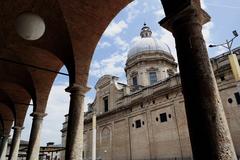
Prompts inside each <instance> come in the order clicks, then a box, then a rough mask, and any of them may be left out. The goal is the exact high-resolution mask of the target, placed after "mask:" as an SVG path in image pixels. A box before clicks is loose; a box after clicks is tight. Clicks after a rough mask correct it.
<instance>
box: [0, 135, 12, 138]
mask: <svg viewBox="0 0 240 160" xmlns="http://www.w3.org/2000/svg"><path fill="white" fill-rule="evenodd" d="M1 137H2V138H9V137H11V135H9V134H4V135H2V136H1Z"/></svg>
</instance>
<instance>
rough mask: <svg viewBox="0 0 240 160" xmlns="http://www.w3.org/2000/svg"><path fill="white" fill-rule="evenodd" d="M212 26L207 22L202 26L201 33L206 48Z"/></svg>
mask: <svg viewBox="0 0 240 160" xmlns="http://www.w3.org/2000/svg"><path fill="white" fill-rule="evenodd" d="M213 27H214V25H213V22H209V23H207V24H205V25H204V26H203V29H202V33H203V37H204V40H205V42H206V45H207V46H208V45H209V43H210V41H211V30H212V29H213Z"/></svg>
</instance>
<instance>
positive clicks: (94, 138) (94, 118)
mask: <svg viewBox="0 0 240 160" xmlns="http://www.w3.org/2000/svg"><path fill="white" fill-rule="evenodd" d="M96 120H97V117H96V113H95V112H94V113H93V117H92V160H96V145H97V142H96V138H97V137H96V131H97V129H96V125H97V122H96Z"/></svg>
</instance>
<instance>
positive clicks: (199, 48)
mask: <svg viewBox="0 0 240 160" xmlns="http://www.w3.org/2000/svg"><path fill="white" fill-rule="evenodd" d="M171 2H173V0H162V3H163V7H164V9H165V13H166V18H165V19H163V20H162V21H161V22H160V24H161V25H162V26H163V27H165V28H167V29H168V30H170V31H171V32H172V33H173V36H174V37H175V42H176V49H177V56H178V62H179V69H180V74H181V81H182V88H183V93H184V99H185V107H186V113H187V120H188V127H189V133H190V139H191V145H192V151H193V157H194V160H203V159H208V160H236V159H237V157H236V153H235V150H234V147H233V143H232V138H231V135H230V131H229V128H228V124H227V120H226V117H225V113H224V110H223V105H222V102H221V99H220V95H219V91H218V87H217V83H216V80H215V77H214V73H213V70H212V67H211V64H210V61H209V57H208V53H207V49H206V45H205V41H204V39H203V35H202V25H203V24H204V23H206V22H207V21H209V19H210V17H209V16H208V14H207V13H206V12H205V11H203V10H202V9H201V8H200V2H199V1H197V0H192V1H191V2H192V3H190V4H188V5H187V6H185V7H183V5H182V6H181V5H178V4H176V5H175V4H174V3H171ZM182 2H183V1H178V3H182ZM171 5H173V6H174V5H175V6H174V7H175V8H171ZM178 6H181V7H183V8H178V9H180V10H177V9H176V8H177V7H178ZM171 9H172V11H171Z"/></svg>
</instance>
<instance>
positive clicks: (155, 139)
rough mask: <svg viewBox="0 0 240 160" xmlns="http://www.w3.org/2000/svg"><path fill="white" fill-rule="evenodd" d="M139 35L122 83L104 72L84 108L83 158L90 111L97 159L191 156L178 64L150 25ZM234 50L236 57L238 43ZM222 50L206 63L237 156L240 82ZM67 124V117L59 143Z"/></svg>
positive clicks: (89, 150)
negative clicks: (94, 131) (210, 69)
mask: <svg viewBox="0 0 240 160" xmlns="http://www.w3.org/2000/svg"><path fill="white" fill-rule="evenodd" d="M140 36H141V39H140V40H139V41H137V42H136V43H135V44H134V45H133V46H132V48H131V49H130V50H129V52H128V58H127V62H126V67H125V72H126V78H127V84H122V83H119V82H118V77H116V76H113V75H104V76H102V77H101V78H100V79H99V80H98V82H97V84H96V86H95V89H96V96H95V100H94V102H93V103H92V104H90V105H89V111H88V112H87V113H85V125H84V153H83V157H84V159H91V156H92V115H93V113H96V115H97V137H96V145H97V159H102V160H128V159H129V160H130V159H132V160H150V159H151V160H170V159H172V160H176V159H179V160H180V159H181V160H182V159H184V160H185V159H186V160H188V159H192V152H191V143H190V138H189V131H188V122H187V118H186V113H185V106H184V99H183V94H182V87H181V79H180V75H179V74H178V73H177V63H176V62H175V60H174V57H173V56H172V54H171V51H170V49H169V47H168V46H167V44H165V43H163V42H159V41H158V40H156V39H155V38H154V37H152V32H151V30H150V28H149V27H147V26H146V25H144V27H143V28H142V30H141V33H140ZM234 53H235V54H237V56H238V57H239V58H240V48H236V49H234ZM227 55H228V53H224V54H221V55H219V56H217V57H214V58H212V59H211V63H212V67H213V71H214V73H215V77H216V80H217V83H218V87H219V91H220V95H221V99H222V103H223V106H224V109H225V114H226V117H227V120H228V124H229V128H230V131H231V135H232V139H233V142H234V147H235V149H236V153H237V155H238V156H240V116H239V115H240V86H239V85H240V83H239V82H237V81H235V79H234V77H233V74H232V71H231V68H230V65H229V61H228V56H227ZM206 96H207V95H206ZM199 98H201V97H199ZM199 127H201V126H199ZM66 128H67V117H66V122H64V126H63V130H62V141H63V145H65V141H66ZM63 157H64V155H63Z"/></svg>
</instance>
